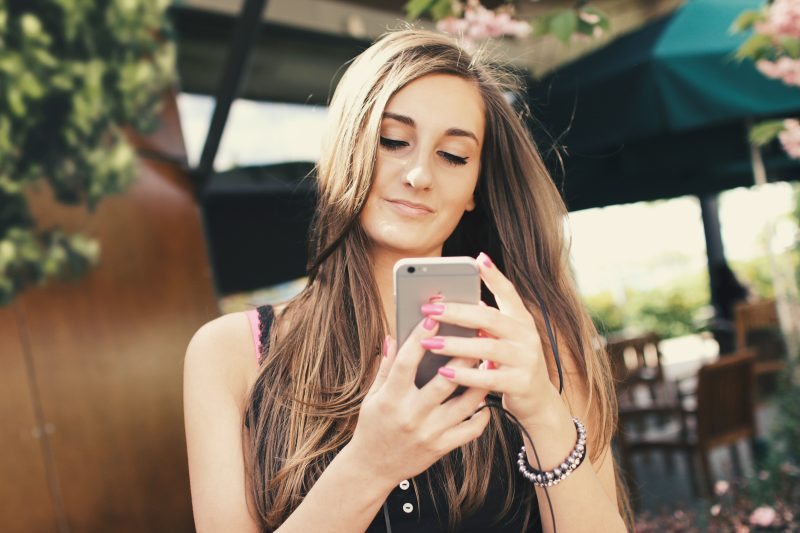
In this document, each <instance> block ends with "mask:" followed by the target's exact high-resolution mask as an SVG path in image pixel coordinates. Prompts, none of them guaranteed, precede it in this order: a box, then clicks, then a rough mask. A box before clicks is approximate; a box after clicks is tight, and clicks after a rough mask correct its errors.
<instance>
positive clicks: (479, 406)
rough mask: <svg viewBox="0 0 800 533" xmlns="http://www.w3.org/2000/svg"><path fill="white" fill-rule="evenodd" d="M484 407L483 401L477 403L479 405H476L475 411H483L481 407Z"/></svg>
mask: <svg viewBox="0 0 800 533" xmlns="http://www.w3.org/2000/svg"><path fill="white" fill-rule="evenodd" d="M485 405H486V402H485V401H483V402H481V403H479V404H478V407H476V411H477V410H481V409H483V407H484V406H485Z"/></svg>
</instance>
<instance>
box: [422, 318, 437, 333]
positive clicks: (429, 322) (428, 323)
mask: <svg viewBox="0 0 800 533" xmlns="http://www.w3.org/2000/svg"><path fill="white" fill-rule="evenodd" d="M422 327H423V328H425V329H427V330H428V331H430V330H432V329H433V328H434V327H436V321H435V320H434V319H432V318H431V317H427V318H426V319H425V322H423V323H422Z"/></svg>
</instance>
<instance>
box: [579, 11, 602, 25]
mask: <svg viewBox="0 0 800 533" xmlns="http://www.w3.org/2000/svg"><path fill="white" fill-rule="evenodd" d="M578 16H579V17H580V19H581V20H582V21H584V22H585V23H587V24H597V23H598V22H600V15H598V14H596V13H587V12H586V11H581V12H580V13H578Z"/></svg>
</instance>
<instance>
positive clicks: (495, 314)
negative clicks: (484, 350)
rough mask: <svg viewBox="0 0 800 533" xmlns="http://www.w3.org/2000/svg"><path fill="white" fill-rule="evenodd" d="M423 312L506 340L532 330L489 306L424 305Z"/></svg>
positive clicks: (447, 303)
mask: <svg viewBox="0 0 800 533" xmlns="http://www.w3.org/2000/svg"><path fill="white" fill-rule="evenodd" d="M422 312H423V314H425V315H427V316H431V317H433V318H435V319H436V320H438V321H440V322H446V323H448V324H456V325H458V326H462V327H465V328H472V329H478V330H479V329H482V330H484V331H485V332H487V333H489V334H490V335H492V336H493V337H500V338H504V339H514V338H517V337H519V334H520V333H521V332H524V331H525V330H526V329H531V328H530V327H529V326H527V323H524V324H523V323H522V322H520V321H518V320H517V319H515V318H514V317H512V316H510V315H507V314H504V313H502V312H500V311H499V310H498V309H495V308H494V307H489V306H486V307H483V306H479V305H472V304H462V303H457V302H439V303H435V304H425V305H423V306H422ZM531 323H532V321H531Z"/></svg>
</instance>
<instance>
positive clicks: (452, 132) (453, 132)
mask: <svg viewBox="0 0 800 533" xmlns="http://www.w3.org/2000/svg"><path fill="white" fill-rule="evenodd" d="M383 118H391V119H394V120H396V121H398V122H402V123H403V124H406V125H407V126H411V127H412V128H414V127H416V123H415V122H414V119H413V118H411V117H407V116H405V115H398V114H397V113H391V112H389V111H385V112H384V113H383ZM444 134H445V135H449V136H453V137H469V138H471V139H472V140H474V141H475V143H476V144H480V143H479V142H478V138H477V137H476V136H475V134H474V133H472V132H471V131H468V130H463V129H461V128H450V129H448V130H447V131H446V132H444Z"/></svg>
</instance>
